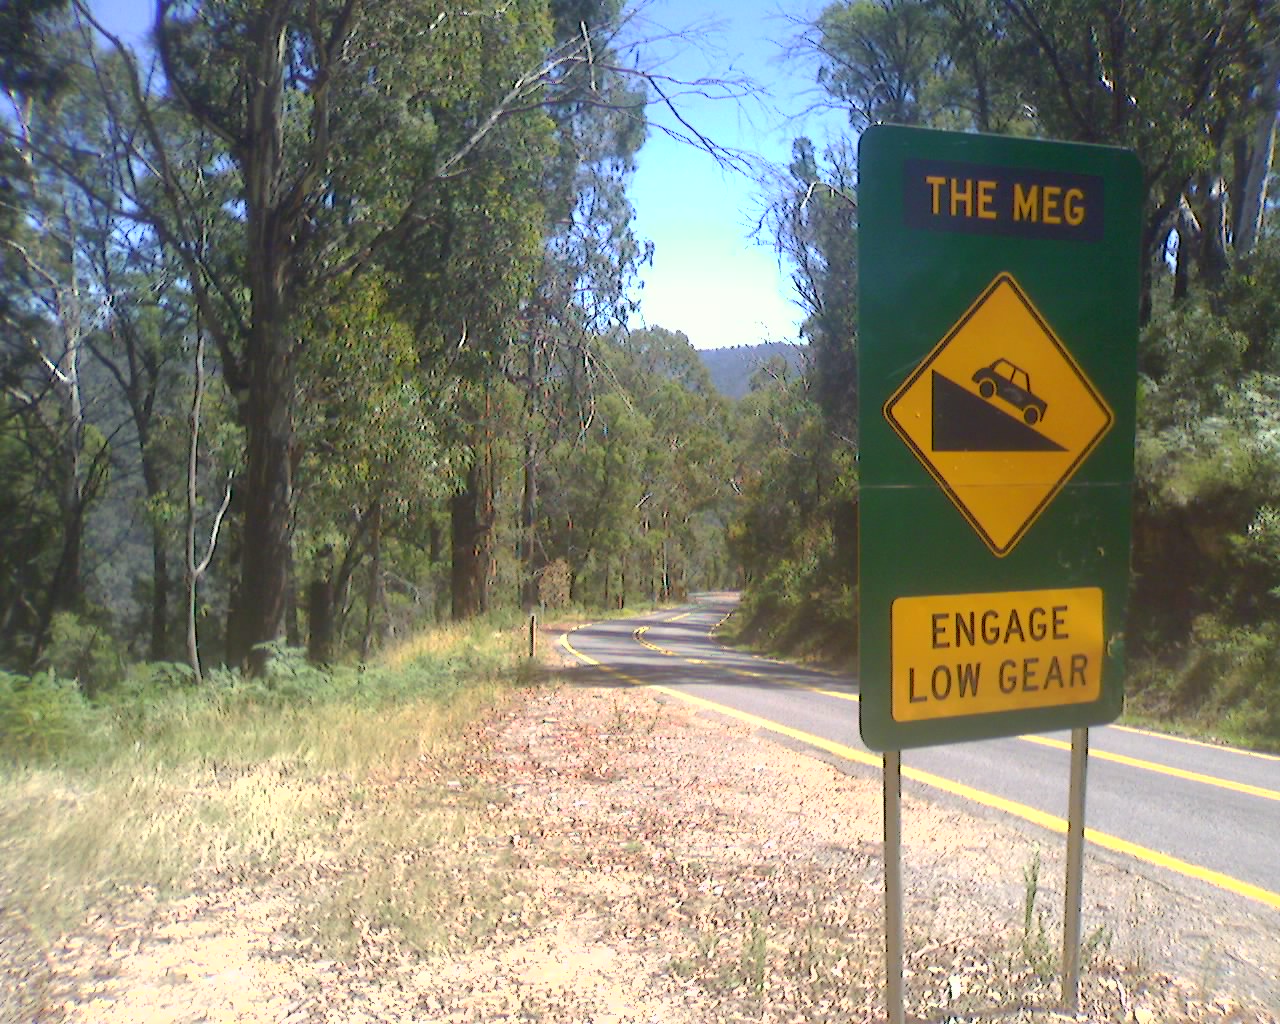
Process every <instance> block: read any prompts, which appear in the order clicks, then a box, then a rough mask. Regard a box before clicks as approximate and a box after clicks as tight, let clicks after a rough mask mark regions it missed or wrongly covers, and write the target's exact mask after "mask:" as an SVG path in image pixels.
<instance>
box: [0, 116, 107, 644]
mask: <svg viewBox="0 0 1280 1024" xmlns="http://www.w3.org/2000/svg"><path fill="white" fill-rule="evenodd" d="M9 96H10V101H11V109H10V111H9V112H8V114H7V117H6V121H7V124H8V125H9V129H8V134H9V143H10V146H11V148H12V150H13V151H14V153H15V155H16V157H17V159H18V160H19V161H20V164H21V167H22V179H23V184H24V191H25V196H24V199H25V202H24V203H23V206H22V209H21V211H20V216H19V217H18V218H16V221H15V223H14V224H13V225H12V227H11V229H10V230H9V231H8V232H6V233H5V234H4V235H3V236H0V251H2V252H3V253H4V257H5V267H6V271H7V275H6V276H7V281H6V283H7V285H8V301H7V302H6V303H5V305H4V307H3V309H0V372H2V373H3V377H4V379H5V381H6V388H5V391H6V396H5V397H6V402H5V410H4V412H5V415H6V418H8V417H13V418H14V419H15V420H21V421H22V422H23V427H22V429H21V430H20V431H19V433H20V434H21V436H23V437H25V438H26V439H27V443H28V444H31V445H33V449H32V456H33V457H34V458H36V459H37V460H38V462H39V463H40V465H41V470H42V473H43V474H44V476H45V479H46V481H47V482H48V485H49V488H50V491H51V493H52V494H53V496H54V500H55V503H56V507H57V509H58V516H57V528H56V529H55V530H53V531H52V532H51V536H50V537H49V538H47V539H46V540H45V541H44V542H43V543H42V544H41V547H43V546H44V545H45V544H51V545H52V546H53V547H54V548H56V550H57V555H56V557H55V558H53V559H52V561H51V564H50V565H49V567H48V572H47V574H45V575H44V577H43V578H42V579H41V580H40V582H39V585H38V588H37V589H36V590H35V591H34V592H30V593H28V594H27V595H25V596H24V597H23V602H24V603H25V604H26V606H27V607H28V608H29V610H30V612H31V614H30V615H29V616H28V617H27V621H26V626H27V628H28V629H29V636H30V643H29V651H30V653H29V660H30V661H34V660H35V659H37V658H38V657H39V655H40V654H41V652H42V650H43V648H44V645H45V642H46V641H47V639H48V635H49V630H50V627H51V625H52V621H53V616H54V614H55V613H57V612H62V611H82V610H83V605H84V596H85V587H84V583H85V580H84V572H83V554H84V536H85V529H86V524H87V521H88V515H89V510H90V506H91V505H92V504H93V502H94V501H96V500H97V499H98V498H99V497H100V496H101V494H102V491H103V488H104V486H105V483H106V480H107V476H108V471H109V467H110V455H111V448H110V444H109V442H108V438H107V436H106V435H104V433H103V431H102V429H101V425H100V424H97V423H95V422H94V419H93V408H92V407H93V405H94V400H95V396H94V393H93V389H92V388H91V387H90V386H89V383H88V382H87V380H86V375H85V364H86V362H87V361H88V359H89V354H88V353H89V349H88V343H89V339H90V338H91V336H92V335H93V334H94V332H96V331H98V330H99V329H100V326H101V322H102V319H103V301H102V293H101V290H100V289H98V288H96V287H95V282H94V280H93V266H92V263H93V253H94V250H95V249H96V247H97V246H98V245H100V244H101V243H102V239H103V235H102V232H103V231H104V230H107V231H109V227H107V226H105V225H103V224H102V223H100V222H95V220H94V218H93V217H92V215H91V211H90V210H89V208H88V205H89V204H88V198H87V196H86V195H85V193H84V191H83V190H81V189H80V188H79V187H78V186H77V184H76V182H75V179H74V177H73V176H72V175H69V174H67V173H64V171H63V168H61V167H59V166H57V165H55V164H51V163H50V162H49V161H47V160H46V159H45V158H44V154H43V151H42V147H41V142H40V140H41V139H42V138H43V137H44V136H46V135H48V134H51V133H58V134H62V133H66V134H67V135H68V136H69V137H70V138H72V139H73V141H74V145H75V146H76V148H78V149H79V150H80V151H81V154H82V155H81V157H80V160H79V167H78V171H79V172H80V173H81V174H83V175H94V176H99V175H101V167H100V166H99V165H97V164H95V163H94V162H93V161H92V160H90V159H89V158H88V157H87V150H88V148H89V147H90V146H92V144H93V142H94V141H95V140H94V138H93V127H92V120H93V119H92V116H91V115H90V114H87V113H86V110H85V109H84V105H83V104H82V103H79V102H76V99H77V96H76V94H74V93H73V94H72V95H71V96H70V97H68V100H67V103H66V107H67V108H68V109H65V110H59V109H58V104H55V103H52V102H49V101H47V100H46V99H44V98H42V97H37V96H31V95H28V96H23V95H20V94H19V93H17V92H16V91H11V92H10V94H9Z"/></svg>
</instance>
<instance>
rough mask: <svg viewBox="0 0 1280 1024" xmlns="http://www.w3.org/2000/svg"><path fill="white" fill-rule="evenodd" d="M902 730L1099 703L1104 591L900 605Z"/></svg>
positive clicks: (894, 697)
mask: <svg viewBox="0 0 1280 1024" xmlns="http://www.w3.org/2000/svg"><path fill="white" fill-rule="evenodd" d="M890 636H891V642H890V675H891V678H892V691H891V698H890V700H891V713H892V715H893V718H894V720H895V721H898V722H918V721H922V720H924V719H929V718H956V717H959V716H961V715H979V714H988V713H991V712H997V711H1024V710H1028V709H1034V708H1047V707H1058V706H1060V705H1064V704H1084V703H1088V702H1090V701H1095V700H1097V699H1098V698H1099V696H1100V695H1101V693H1102V656H1103V639H1102V637H1103V626H1102V590H1101V588H1099V587H1081V588H1077V589H1073V590H1028V591H1021V592H1014V593H1003V594H949V595H943V596H938V597H900V598H898V599H897V600H895V601H894V602H893V606H892V613H891V621H890Z"/></svg>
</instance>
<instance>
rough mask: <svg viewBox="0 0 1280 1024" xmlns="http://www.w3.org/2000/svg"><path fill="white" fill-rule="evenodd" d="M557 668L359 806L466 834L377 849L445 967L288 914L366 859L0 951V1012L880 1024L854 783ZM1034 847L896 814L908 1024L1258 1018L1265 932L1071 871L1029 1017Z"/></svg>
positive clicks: (1270, 968) (238, 884)
mask: <svg viewBox="0 0 1280 1024" xmlns="http://www.w3.org/2000/svg"><path fill="white" fill-rule="evenodd" d="M558 675H559V680H558V681H555V680H553V681H550V682H548V684H547V685H545V686H542V687H538V688H535V689H531V690H527V691H522V692H520V693H517V694H515V695H513V696H512V697H511V699H510V700H509V701H508V702H507V703H506V705H505V706H503V707H502V708H500V709H499V710H498V712H497V713H496V714H495V715H494V716H493V717H492V718H491V719H489V720H488V721H486V722H484V723H482V724H479V725H477V726H476V727H475V729H474V730H473V731H472V733H471V734H470V735H469V736H468V737H467V739H466V742H465V743H464V744H463V745H462V747H461V753H460V755H459V759H458V760H457V761H456V762H454V763H451V764H448V765H439V764H425V763H424V764H422V765H420V766H419V768H418V769H417V770H416V772H414V773H410V774H406V775H403V776H400V777H397V778H395V779H387V780H385V784H384V786H383V787H382V788H381V789H380V790H379V791H378V792H377V793H374V794H371V796H372V798H373V799H375V800H395V799H406V798H408V797H409V796H410V795H412V796H413V798H414V799H420V800H424V801H429V802H430V803H431V804H432V806H433V807H436V808H443V809H444V810H445V811H449V810H450V809H451V808H452V809H453V810H454V811H455V812H456V814H457V815H458V817H459V821H460V822H461V821H462V820H463V819H464V818H465V819H466V820H469V821H477V820H478V821H479V823H480V827H479V828H478V829H472V830H470V831H468V830H467V829H464V828H463V827H462V826H461V824H460V825H459V834H460V835H462V834H463V833H465V837H464V838H460V839H459V840H458V842H457V843H451V844H448V846H447V848H446V847H443V846H441V847H431V848H425V847H424V848H422V849H418V850H408V851H405V852H404V853H403V854H402V856H404V857H407V858H409V861H410V866H411V867H412V863H413V858H415V857H416V858H421V859H423V861H424V862H425V861H426V860H435V861H443V860H446V859H449V858H457V863H456V864H454V863H452V862H451V863H450V864H449V865H448V871H449V874H450V877H453V878H454V879H455V880H456V885H455V886H454V887H452V888H451V889H450V890H448V891H444V892H442V893H441V895H440V901H441V907H440V916H441V920H444V921H447V922H451V935H452V936H453V938H454V939H456V941H449V942H445V943H444V945H445V946H446V947H448V949H447V951H445V952H441V951H439V950H436V951H432V950H431V949H429V948H428V949H424V948H423V944H422V943H416V944H415V943H414V942H411V941H408V940H407V939H406V937H405V936H406V935H407V934H409V933H410V931H411V929H408V928H407V927H405V926H403V925H404V923H403V922H401V926H399V927H397V925H396V922H394V921H392V922H387V921H380V922H377V921H375V920H374V918H372V917H366V918H363V920H365V922H366V924H365V927H364V928H363V930H362V931H361V933H360V934H359V936H358V938H357V940H356V941H355V942H354V943H353V944H351V945H349V946H348V947H347V948H346V949H344V950H343V951H341V952H335V950H334V949H333V947H332V944H326V943H325V942H324V941H323V935H322V930H321V929H318V928H317V927H315V926H314V920H315V916H314V913H313V912H312V910H311V909H309V908H311V907H313V906H315V905H319V904H320V903H323V902H325V901H326V900H327V899H331V897H332V894H333V892H334V891H335V890H336V889H337V888H338V887H339V886H340V885H341V880H342V877H343V875H344V873H348V872H350V871H353V870H373V869H374V868H375V867H376V865H370V864H368V863H364V862H358V861H353V860H348V861H343V860H341V859H334V860H332V861H329V862H325V863H319V864H316V863H312V864H307V865H296V864H290V865H281V866H280V868H279V869H278V870H276V871H272V872H267V873H265V874H263V875H261V876H259V877H254V878H252V879H243V878H226V877H209V878H205V879H203V880H202V884H201V887H200V891H199V892H197V893H196V894H194V895H189V896H186V897H184V898H160V897H157V896H155V895H154V894H149V893H145V892H144V893H141V894H139V895H138V897H137V898H136V899H134V900H133V901H131V902H130V903H128V904H122V905H120V906H119V907H117V908H115V909H112V910H109V911H104V912H102V913H101V914H99V915H98V916H96V917H95V918H94V919H93V920H91V921H87V922H85V924H84V926H83V927H82V928H81V929H79V930H78V931H77V932H76V933H75V934H70V935H65V936H60V937H58V938H57V939H56V940H53V941H51V942H49V943H47V944H44V945H43V947H42V948H41V950H40V952H39V954H38V955H36V954H34V953H32V952H31V951H30V949H27V948H25V947H24V948H23V949H21V950H19V949H17V948H13V949H6V950H5V951H4V955H3V959H6V960H9V961H10V964H9V966H10V968H11V969H12V968H14V967H17V966H20V967H21V971H20V972H18V973H17V974H16V975H15V973H14V971H13V970H10V972H9V975H8V976H9V977H10V978H13V977H15V976H17V977H21V978H23V979H25V981H24V984H27V985H33V986H38V987H39V990H40V991H39V998H38V999H33V1000H32V1001H31V1002H30V1003H29V1004H28V1005H30V1006H32V1007H33V1011H32V1014H31V1015H30V1016H27V1017H25V1018H18V1017H14V1018H12V1019H14V1020H17V1019H26V1020H32V1019H34V1020H40V1021H74V1022H84V1024H89V1022H92V1024H117V1022H119V1024H123V1022H136V1021H168V1022H175V1024H176V1022H182V1024H202V1022H231V1021H253V1022H259V1021H261V1022H268V1021H270V1022H273V1024H286V1022H287V1024H308V1022H322V1021H323V1022H335V1024H336V1022H351V1024H362V1022H370V1021H388V1022H390V1021H397V1022H399V1021H433V1022H435V1021H439V1022H497V1021H537V1022H547V1024H550V1022H581V1024H624V1022H628V1024H629V1022H634V1024H649V1022H662V1024H666V1022H670V1024H695V1022H696V1024H705V1022H720V1021H723V1022H734V1021H760V1022H779V1024H800V1022H826V1021H832V1022H834V1021H874V1020H877V1019H882V1018H883V1008H882V1000H881V991H880V989H881V974H880V972H881V970H882V960H881V949H882V938H881V931H880V929H881V927H882V925H881V920H882V918H881V901H882V890H881V878H882V865H881V861H880V787H879V780H878V777H875V776H874V774H873V773H866V774H855V775H846V774H842V773H841V771H839V770H837V769H836V768H835V767H833V766H831V765H829V764H827V763H824V762H823V761H822V760H820V759H818V758H817V757H815V756H812V755H811V754H809V753H805V752H800V751H795V750H792V749H788V748H787V747H785V746H783V745H781V744H779V743H777V742H775V741H774V740H773V739H771V738H769V737H767V736H761V735H755V734H753V733H752V732H751V731H750V730H748V729H747V728H746V727H744V726H741V725H739V724H738V723H734V722H730V721H726V720H723V719H719V718H716V717H714V716H708V715H705V714H700V713H696V712H694V711H693V710H692V709H691V708H688V707H686V706H684V705H682V704H680V703H676V702H669V701H664V700H660V699H658V698H657V697H655V695H653V694H651V693H650V692H648V691H645V690H641V689H635V688H629V687H620V686H614V685H610V684H609V682H608V681H607V680H606V679H602V678H600V677H599V676H593V675H591V674H590V673H589V672H587V671H586V670H581V669H570V668H563V669H562V670H561V671H560V672H559V673H558ZM1063 785H1065V782H1064V783H1063ZM1061 846H1062V840H1061V839H1060V837H1056V836H1050V835H1046V834H1044V833H1040V832H1038V831H1036V830H1034V829H1032V828H1031V827H1030V826H1027V827H1026V828H1022V827H1020V826H1019V825H1017V824H1016V823H1010V822H1009V821H1008V820H1006V819H1003V818H997V817H995V816H991V817H984V816H982V815H975V814H972V813H968V812H966V811H965V810H964V809H963V808H961V807H959V806H949V805H947V804H944V803H935V802H932V801H920V800H914V799H911V798H910V797H908V798H907V799H906V800H905V803H904V850H905V869H906V882H907V887H908V891H909V900H908V905H907V910H906V914H907V940H908V949H909V960H908V971H909V973H908V977H907V995H908V1009H909V1014H910V1015H911V1016H912V1017H913V1018H916V1019H922V1020H930V1021H938V1022H942V1021H957V1022H958V1021H967V1020H990V1019H999V1020H1002V1021H1032V1020H1035V1021H1040V1020H1081V1021H1126V1022H1128V1021H1133V1022H1137V1024H1154V1022H1166V1021H1169V1022H1175V1021H1195V1022H1211V1021H1212V1022H1217V1021H1249V1022H1260V1024H1261V1022H1265V1024H1277V1022H1280V1017H1278V1016H1277V1015H1276V1013H1275V1011H1274V1008H1276V1007H1277V1006H1280V970H1277V967H1278V965H1280V920H1277V917H1276V915H1275V914H1274V913H1273V912H1269V911H1266V909H1265V908H1262V907H1258V906H1255V905H1252V904H1249V903H1248V902H1247V901H1244V900H1241V899H1237V898H1235V897H1232V896H1230V895H1228V894H1224V893H1219V892H1217V891H1216V890H1211V889H1207V888H1202V887H1199V886H1197V885H1193V884H1192V883H1187V882H1184V881H1182V880H1179V879H1176V878H1174V877H1173V876H1168V877H1165V876H1160V875H1159V874H1158V873H1156V872H1154V871H1153V872H1150V873H1143V872H1139V871H1138V870H1136V869H1134V868H1133V867H1132V866H1131V865H1129V864H1126V863H1124V862H1123V861H1121V860H1119V859H1116V858H1109V857H1105V856H1100V855H1098V854H1096V853H1091V855H1090V860H1089V863H1088V867H1087V870H1086V879H1085V900H1086V902H1085V933H1086V934H1092V935H1093V936H1094V942H1093V944H1092V955H1091V958H1090V963H1089V966H1088V969H1087V971H1086V974H1085V976H1084V981H1083V986H1082V1009H1081V1013H1080V1014H1079V1015H1078V1016H1067V1015H1064V1014H1061V1013H1059V1012H1057V1011H1056V1010H1055V1009H1054V1006H1055V1002H1056V997H1057V980H1056V977H1055V975H1054V971H1055V970H1056V966H1055V962H1056V957H1057V952H1058V945H1059V942H1060V939H1059V930H1060V927H1061V917H1060V904H1061V899H1062V897H1061V877H1062V863H1061ZM1037 865H1038V873H1037ZM411 875H412V872H410V876H411ZM480 891H482V896H478V895H477V892H480ZM1029 897H1034V899H1030V900H1029ZM1029 906H1030V912H1029V914H1028V912H1027V911H1028V907H1029ZM357 919H358V920H360V919H361V918H359V916H358V915H357ZM370 922H374V923H370Z"/></svg>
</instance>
